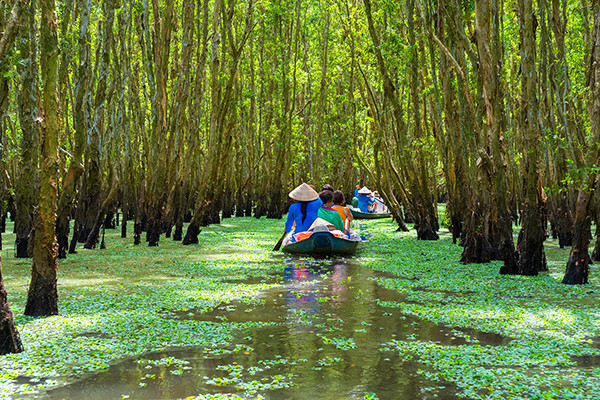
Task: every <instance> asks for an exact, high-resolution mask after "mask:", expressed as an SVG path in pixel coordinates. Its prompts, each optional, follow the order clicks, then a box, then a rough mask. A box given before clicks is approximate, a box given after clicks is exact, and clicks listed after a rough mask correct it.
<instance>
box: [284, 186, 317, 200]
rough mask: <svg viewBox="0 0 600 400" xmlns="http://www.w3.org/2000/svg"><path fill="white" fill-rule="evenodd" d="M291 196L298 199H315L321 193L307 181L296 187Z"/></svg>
mask: <svg viewBox="0 0 600 400" xmlns="http://www.w3.org/2000/svg"><path fill="white" fill-rule="evenodd" d="M289 196H290V197H291V198H292V199H294V200H298V201H313V200H316V199H318V198H319V193H317V192H316V191H315V190H314V189H313V188H311V187H310V186H308V185H307V184H306V183H303V184H302V185H300V186H298V187H297V188H296V189H294V190H292V191H291V192H290V194H289Z"/></svg>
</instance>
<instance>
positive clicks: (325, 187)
mask: <svg viewBox="0 0 600 400" xmlns="http://www.w3.org/2000/svg"><path fill="white" fill-rule="evenodd" d="M321 190H329V191H330V192H331V193H333V192H334V190H333V186H331V185H330V184H329V183H326V184H324V185H323V187H322V188H321Z"/></svg>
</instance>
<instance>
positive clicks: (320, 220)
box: [308, 218, 335, 231]
mask: <svg viewBox="0 0 600 400" xmlns="http://www.w3.org/2000/svg"><path fill="white" fill-rule="evenodd" d="M317 226H326V227H328V228H329V227H330V226H331V227H332V228H335V225H334V224H332V223H331V222H329V221H325V220H324V219H323V218H317V219H315V222H313V224H312V225H311V226H310V228H308V230H309V231H310V230H313V229H315V228H316V227H317Z"/></svg>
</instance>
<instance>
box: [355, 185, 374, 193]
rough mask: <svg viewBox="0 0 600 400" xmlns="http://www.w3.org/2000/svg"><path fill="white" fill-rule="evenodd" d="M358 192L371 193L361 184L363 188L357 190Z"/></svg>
mask: <svg viewBox="0 0 600 400" xmlns="http://www.w3.org/2000/svg"><path fill="white" fill-rule="evenodd" d="M358 194H371V191H370V190H369V189H367V187H366V186H363V188H362V189H360V190H359V191H358Z"/></svg>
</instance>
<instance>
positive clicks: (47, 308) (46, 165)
mask: <svg viewBox="0 0 600 400" xmlns="http://www.w3.org/2000/svg"><path fill="white" fill-rule="evenodd" d="M40 4H41V25H40V26H41V29H40V33H41V34H40V52H41V66H42V80H43V91H42V109H43V114H42V115H43V117H42V118H41V119H39V120H40V123H41V124H42V125H41V129H42V132H43V136H42V152H41V156H42V159H41V171H40V194H39V200H38V206H37V209H38V219H37V222H36V225H35V229H36V233H35V238H34V250H33V266H32V273H31V283H30V285H29V291H28V294H27V304H26V306H25V315H30V316H46V315H55V314H58V291H57V279H58V278H57V273H58V262H57V256H58V245H57V242H56V209H57V201H58V167H59V158H58V138H59V136H60V131H61V124H60V119H59V112H60V104H59V98H58V57H59V55H60V51H59V48H58V32H57V30H56V27H57V21H56V3H55V1H54V0H41V1H40Z"/></svg>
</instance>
